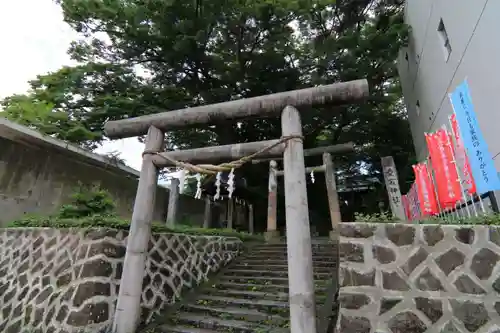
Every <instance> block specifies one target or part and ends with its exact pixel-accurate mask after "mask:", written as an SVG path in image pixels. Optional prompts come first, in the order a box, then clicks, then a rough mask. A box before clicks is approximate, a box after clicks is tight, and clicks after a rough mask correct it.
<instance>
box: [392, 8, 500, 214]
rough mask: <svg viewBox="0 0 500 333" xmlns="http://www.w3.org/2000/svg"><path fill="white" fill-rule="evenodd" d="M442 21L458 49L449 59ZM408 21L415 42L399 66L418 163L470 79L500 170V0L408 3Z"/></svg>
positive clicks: (479, 117) (481, 118) (480, 123)
mask: <svg viewBox="0 0 500 333" xmlns="http://www.w3.org/2000/svg"><path fill="white" fill-rule="evenodd" d="M440 20H442V21H443V23H444V26H445V28H446V32H447V35H448V38H449V41H450V45H451V48H452V51H451V54H450V56H449V58H448V59H446V57H445V50H444V43H443V39H442V37H441V36H440V34H439V32H438V26H439V23H440ZM405 21H406V22H407V23H408V24H409V25H410V26H411V34H410V43H409V45H408V47H407V48H403V49H402V50H401V52H400V55H399V59H398V67H399V73H400V77H401V84H402V88H403V94H404V99H405V104H406V106H407V110H408V118H409V121H410V125H411V131H412V136H413V140H414V145H415V152H416V154H417V158H418V160H419V161H422V160H424V159H425V158H426V157H427V154H428V153H427V147H426V144H425V137H424V133H425V132H432V131H435V130H436V129H438V128H439V127H440V126H442V125H443V124H447V123H448V116H449V115H451V113H452V107H451V104H450V102H449V99H448V94H449V93H451V92H452V91H453V90H454V89H455V87H456V86H457V85H458V84H460V83H461V82H463V80H464V79H467V81H468V83H469V87H470V89H471V95H472V100H473V103H474V107H475V112H476V115H477V119H478V122H479V126H480V128H481V131H482V132H483V135H484V137H485V140H486V142H487V144H488V147H489V150H490V153H491V154H492V156H493V158H494V160H495V166H496V168H497V170H500V157H499V156H500V37H499V36H500V0H474V1H470V0H407V2H406V8H405ZM417 102H418V103H419V105H420V107H419V108H417V106H416V105H417ZM417 109H418V110H419V111H417ZM496 196H497V198H498V197H500V193H496ZM488 201H489V200H486V201H485V204H487V205H488V206H489V202H488Z"/></svg>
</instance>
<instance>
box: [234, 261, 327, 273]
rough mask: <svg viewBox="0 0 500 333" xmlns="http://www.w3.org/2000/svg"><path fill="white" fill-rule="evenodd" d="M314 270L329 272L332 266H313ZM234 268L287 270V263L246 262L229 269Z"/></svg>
mask: <svg viewBox="0 0 500 333" xmlns="http://www.w3.org/2000/svg"><path fill="white" fill-rule="evenodd" d="M313 268H314V271H315V272H318V273H331V272H332V268H331V267H327V266H314V265H313ZM233 269H236V270H240V269H250V270H257V271H267V270H271V271H285V272H287V271H288V265H286V264H281V265H270V264H265V263H264V264H263V263H258V264H248V263H239V264H237V265H235V266H232V267H231V270H233Z"/></svg>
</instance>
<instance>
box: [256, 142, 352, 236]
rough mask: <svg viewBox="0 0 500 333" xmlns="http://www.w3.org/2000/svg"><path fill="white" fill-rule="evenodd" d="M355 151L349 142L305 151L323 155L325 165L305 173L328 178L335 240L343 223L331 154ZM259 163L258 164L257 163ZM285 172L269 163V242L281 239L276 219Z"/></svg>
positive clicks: (332, 233)
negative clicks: (279, 185) (317, 173)
mask: <svg viewBox="0 0 500 333" xmlns="http://www.w3.org/2000/svg"><path fill="white" fill-rule="evenodd" d="M353 150H354V143H353V142H348V143H343V144H338V145H333V146H326V147H317V148H312V149H306V150H304V156H315V155H321V154H322V155H323V165H320V166H316V167H308V168H306V170H305V172H306V173H310V172H313V171H314V172H324V173H325V178H326V186H327V195H328V205H329V208H330V219H331V223H332V231H331V232H330V238H331V239H332V240H335V239H336V238H337V237H338V236H337V235H336V231H337V230H338V225H339V223H340V222H341V217H340V205H339V200H338V194H337V188H336V183H335V182H336V179H335V170H334V167H333V161H332V156H331V154H339V153H346V152H351V151H353ZM263 161H266V160H264V159H261V160H259V162H263ZM257 163H258V162H257ZM283 174H284V172H283V171H279V170H277V163H276V161H275V160H271V161H270V162H269V195H268V205H267V231H266V232H265V233H264V236H265V239H266V241H267V242H273V241H275V240H276V239H278V238H279V237H280V233H279V231H278V230H277V225H276V219H277V211H278V209H277V196H278V186H277V178H278V176H283Z"/></svg>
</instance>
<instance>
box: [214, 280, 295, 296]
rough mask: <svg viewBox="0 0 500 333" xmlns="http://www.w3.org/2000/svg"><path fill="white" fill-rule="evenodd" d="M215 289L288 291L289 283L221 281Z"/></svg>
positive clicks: (215, 285)
mask: <svg viewBox="0 0 500 333" xmlns="http://www.w3.org/2000/svg"><path fill="white" fill-rule="evenodd" d="M213 288H214V289H219V290H226V289H231V290H258V291H269V292H285V293H288V283H287V284H255V283H245V282H243V283H238V282H230V281H223V280H222V281H219V282H217V283H216V284H214V285H213Z"/></svg>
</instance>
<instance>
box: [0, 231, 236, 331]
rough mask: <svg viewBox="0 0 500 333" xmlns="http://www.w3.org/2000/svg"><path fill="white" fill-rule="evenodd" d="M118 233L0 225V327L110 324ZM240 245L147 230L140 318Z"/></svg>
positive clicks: (118, 266) (121, 246) (120, 249)
mask: <svg viewBox="0 0 500 333" xmlns="http://www.w3.org/2000/svg"><path fill="white" fill-rule="evenodd" d="M126 240H127V233H126V232H123V231H116V230H107V229H93V230H86V231H83V230H79V231H75V230H54V229H1V230H0V332H2V333H19V332H27V333H28V332H29V333H33V332H37V333H38V332H40V333H41V332H43V333H62V332H65V333H73V332H78V333H80V332H96V330H98V329H100V328H102V327H106V326H108V325H109V324H111V322H112V319H113V313H114V308H115V304H116V299H117V296H118V288H119V284H120V277H121V273H122V268H123V259H124V255H125V244H126ZM241 248H242V243H241V241H240V240H239V239H237V238H225V237H212V236H187V235H181V234H158V235H154V236H153V237H152V238H151V241H150V249H149V255H148V260H147V264H146V272H145V276H144V282H143V293H142V319H143V321H145V322H147V321H149V320H150V319H151V317H152V316H153V314H154V313H157V312H158V311H159V310H160V309H161V308H162V307H163V306H165V305H166V304H171V303H173V302H175V301H176V300H177V299H178V298H179V297H180V294H181V291H182V290H183V289H184V288H190V287H193V286H195V285H197V284H198V283H200V282H202V281H204V280H206V279H207V276H208V275H209V274H210V273H212V272H215V271H217V270H218V269H220V268H221V267H222V266H224V265H225V264H227V263H228V262H230V261H231V260H232V259H233V258H234V257H235V256H237V254H238V252H239V251H240V250H241Z"/></svg>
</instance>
